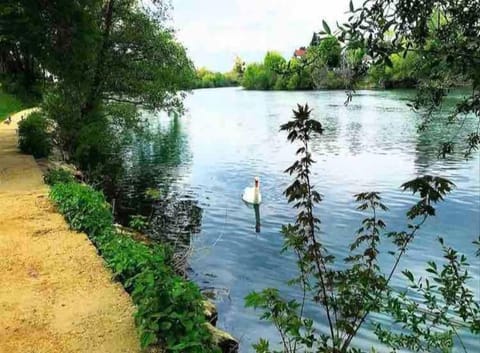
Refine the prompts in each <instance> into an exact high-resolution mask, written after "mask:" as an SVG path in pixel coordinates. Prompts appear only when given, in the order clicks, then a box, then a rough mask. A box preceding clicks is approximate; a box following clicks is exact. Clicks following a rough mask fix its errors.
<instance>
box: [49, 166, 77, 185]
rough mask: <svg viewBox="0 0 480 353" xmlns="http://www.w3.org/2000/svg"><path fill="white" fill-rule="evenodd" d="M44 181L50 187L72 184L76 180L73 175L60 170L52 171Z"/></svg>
mask: <svg viewBox="0 0 480 353" xmlns="http://www.w3.org/2000/svg"><path fill="white" fill-rule="evenodd" d="M43 180H44V181H45V183H47V184H48V185H55V184H59V183H70V182H74V181H75V178H74V177H73V175H72V173H71V172H69V171H68V170H66V169H62V168H58V169H50V170H49V171H48V172H47V173H46V174H45V176H44V177H43Z"/></svg>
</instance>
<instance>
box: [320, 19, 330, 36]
mask: <svg viewBox="0 0 480 353" xmlns="http://www.w3.org/2000/svg"><path fill="white" fill-rule="evenodd" d="M322 25H323V29H324V30H325V32H326V33H327V34H332V31H331V30H330V27H329V26H328V24H327V22H325V20H322Z"/></svg>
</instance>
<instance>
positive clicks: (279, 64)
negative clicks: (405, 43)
mask: <svg viewBox="0 0 480 353" xmlns="http://www.w3.org/2000/svg"><path fill="white" fill-rule="evenodd" d="M368 58H369V57H368V56H367V55H366V53H365V50H364V48H363V47H361V46H360V47H352V48H346V49H345V48H342V47H341V45H340V41H339V40H338V39H337V38H336V37H334V36H333V35H327V36H326V37H325V38H323V39H320V37H319V39H318V43H315V44H312V45H310V46H309V47H308V48H306V53H305V54H304V55H303V56H301V57H292V58H291V59H290V60H286V59H285V58H283V57H282V56H281V54H279V53H277V52H268V53H267V54H266V55H265V58H264V60H263V63H251V64H249V65H247V67H246V70H245V75H244V77H243V80H242V81H241V84H242V86H243V87H245V88H246V89H253V90H311V89H343V88H349V87H350V86H351V84H352V81H353V78H355V82H354V83H355V87H364V88H365V87H377V88H380V87H381V88H384V87H385V88H392V87H414V86H415V85H416V83H417V80H416V76H415V75H416V69H417V68H418V67H419V66H420V59H419V57H418V55H415V53H409V55H407V56H405V57H404V56H403V55H397V54H392V55H391V56H390V61H391V63H392V65H391V66H386V65H385V64H384V63H382V62H378V63H373V62H370V61H369V59H368Z"/></svg>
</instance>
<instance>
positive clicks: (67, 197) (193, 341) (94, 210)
mask: <svg viewBox="0 0 480 353" xmlns="http://www.w3.org/2000/svg"><path fill="white" fill-rule="evenodd" d="M50 197H51V198H52V200H53V201H54V202H55V203H56V204H57V205H58V209H59V211H60V212H61V213H62V214H63V215H64V216H65V218H66V219H67V221H68V222H69V223H70V225H71V227H72V228H73V229H75V230H79V231H83V232H85V233H87V234H88V236H89V237H90V239H91V240H92V242H93V243H94V244H95V245H96V247H97V248H98V249H99V251H100V253H101V254H102V256H103V258H104V259H105V261H106V263H107V266H108V267H109V268H110V269H111V270H112V271H113V273H114V277H115V278H116V279H117V280H118V281H120V282H121V283H122V284H123V286H124V287H125V290H126V291H127V292H129V293H130V294H131V296H132V299H133V302H134V303H135V305H136V306H137V308H138V311H137V313H136V314H135V321H136V324H137V326H138V329H139V332H140V340H141V344H142V346H143V347H146V346H148V345H151V344H156V343H159V344H163V345H165V346H166V348H167V350H168V351H170V352H192V353H196V352H214V351H217V350H216V349H215V348H214V347H213V345H212V340H211V335H210V333H209V331H208V330H207V328H206V326H205V323H206V318H205V315H204V311H203V298H202V295H201V294H200V291H199V289H198V287H197V286H196V285H195V284H193V283H191V282H189V281H186V280H185V279H184V278H182V277H180V276H178V275H176V274H175V273H174V271H173V270H172V268H171V267H170V266H169V261H170V258H171V252H170V250H169V249H168V248H167V247H165V246H163V245H154V246H149V245H146V244H143V243H139V242H136V241H135V240H133V239H131V238H129V237H127V236H123V235H121V234H118V233H117V232H116V231H115V228H114V227H113V216H112V214H111V210H110V205H109V204H108V203H107V202H106V201H105V198H104V196H103V194H102V193H100V192H97V191H95V190H93V189H92V188H91V187H89V186H87V185H82V184H78V183H59V184H55V185H54V186H53V187H52V189H51V193H50Z"/></svg>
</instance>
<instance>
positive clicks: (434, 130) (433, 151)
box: [415, 99, 478, 173]
mask: <svg viewBox="0 0 480 353" xmlns="http://www.w3.org/2000/svg"><path fill="white" fill-rule="evenodd" d="M452 101H453V99H450V100H447V104H448V103H449V105H448V106H447V107H446V108H451V105H452V104H453V103H452ZM419 117H420V116H419ZM448 119H449V118H448V113H447V111H444V112H439V113H437V114H436V115H435V116H434V118H433V119H432V121H431V122H430V123H429V124H428V125H427V126H426V128H424V129H419V130H418V132H417V138H416V145H415V165H416V166H417V167H418V168H419V170H420V173H422V171H426V170H428V169H429V167H431V166H432V164H434V163H436V162H438V160H439V159H442V154H441V150H442V144H444V143H447V142H452V143H453V146H454V153H453V154H447V155H446V156H445V159H446V160H448V161H453V162H457V161H462V160H464V159H465V151H466V149H467V144H466V138H467V135H468V134H469V133H470V132H472V131H474V129H475V128H476V125H475V124H476V123H477V122H478V120H476V119H475V116H473V115H471V116H465V115H463V116H459V120H460V124H457V123H455V124H449V122H448Z"/></svg>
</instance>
